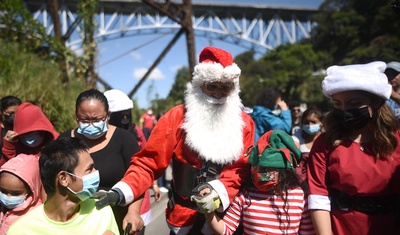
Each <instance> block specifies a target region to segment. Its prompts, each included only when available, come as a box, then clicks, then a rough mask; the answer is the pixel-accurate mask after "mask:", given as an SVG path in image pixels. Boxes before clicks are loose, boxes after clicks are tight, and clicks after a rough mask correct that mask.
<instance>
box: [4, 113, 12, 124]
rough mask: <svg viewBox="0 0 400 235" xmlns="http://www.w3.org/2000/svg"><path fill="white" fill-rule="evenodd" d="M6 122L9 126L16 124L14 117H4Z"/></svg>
mask: <svg viewBox="0 0 400 235" xmlns="http://www.w3.org/2000/svg"><path fill="white" fill-rule="evenodd" d="M4 121H5V122H8V123H9V124H14V115H4Z"/></svg>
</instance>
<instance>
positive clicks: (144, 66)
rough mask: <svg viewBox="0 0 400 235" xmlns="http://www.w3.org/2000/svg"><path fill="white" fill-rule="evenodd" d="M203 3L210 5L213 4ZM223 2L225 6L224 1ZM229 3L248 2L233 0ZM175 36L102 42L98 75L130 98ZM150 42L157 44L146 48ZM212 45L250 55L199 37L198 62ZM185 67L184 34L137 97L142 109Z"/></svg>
mask: <svg viewBox="0 0 400 235" xmlns="http://www.w3.org/2000/svg"><path fill="white" fill-rule="evenodd" d="M201 1H202V2H207V1H211V0H201ZM251 1H252V2H254V3H257V2H259V3H263V4H271V5H296V6H319V5H320V4H321V3H322V2H323V1H322V0H279V1H278V0H275V1H272V0H251ZM192 2H195V0H192ZM219 2H223V0H222V1H219ZM229 2H247V1H238V0H230V1H229ZM277 3H279V4H277ZM173 36H174V34H171V35H165V36H163V37H161V35H157V34H154V35H144V36H132V37H125V38H119V39H114V40H110V41H104V42H100V43H99V44H98V64H97V72H98V74H99V75H100V77H101V78H102V79H104V80H105V81H106V82H107V83H108V84H109V85H111V87H112V88H114V89H119V90H121V91H123V92H125V93H126V94H128V93H129V92H130V91H131V90H132V89H133V88H134V87H135V85H136V84H137V83H138V82H139V80H140V79H141V78H142V77H143V75H144V74H145V73H146V71H147V70H148V68H149V67H150V66H151V65H152V64H153V63H154V61H155V60H156V59H157V57H158V56H159V55H160V53H161V52H162V51H163V50H164V48H165V47H166V46H167V44H168V43H169V42H170V41H171V39H172V38H173ZM149 41H153V42H152V43H150V44H147V45H144V44H146V43H147V42H149ZM141 45H144V46H141ZM210 45H211V46H215V47H219V48H222V49H224V50H226V51H228V52H230V53H231V54H232V56H233V57H236V56H237V55H239V54H241V53H243V52H245V51H247V49H246V48H242V47H240V46H237V45H233V44H230V43H225V42H222V41H219V40H212V41H211V40H209V39H207V38H204V37H195V49H196V59H197V58H198V55H199V53H200V51H201V50H202V49H203V48H204V47H206V46H210ZM135 48H136V50H135ZM127 52H129V53H127ZM182 67H188V59H187V50H186V39H185V35H184V34H183V35H182V36H181V37H180V39H179V40H178V41H177V43H175V44H174V46H173V47H172V48H171V49H170V51H169V52H168V53H167V55H166V56H165V57H164V58H163V59H162V60H161V62H160V63H159V64H158V66H157V67H156V68H155V69H154V70H153V72H152V73H151V74H150V76H149V77H148V78H147V80H146V81H145V82H144V83H143V84H142V85H141V87H140V88H139V90H138V91H137V92H136V94H135V95H134V96H133V99H135V100H136V101H137V104H138V106H139V108H141V109H147V108H148V107H150V104H151V102H150V101H151V100H153V99H155V98H166V97H167V95H168V93H169V91H170V89H171V87H172V85H173V83H174V79H175V76H176V72H177V71H178V69H179V68H182ZM99 87H100V89H101V88H102V87H101V85H100V84H99Z"/></svg>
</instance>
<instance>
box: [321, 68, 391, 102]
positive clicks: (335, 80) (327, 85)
mask: <svg viewBox="0 0 400 235" xmlns="http://www.w3.org/2000/svg"><path fill="white" fill-rule="evenodd" d="M385 68H386V63H384V62H381V61H375V62H371V63H368V64H354V65H345V66H337V65H334V66H331V67H329V68H328V69H327V71H326V73H327V76H326V77H325V78H324V80H323V81H322V92H323V93H324V95H325V96H328V97H330V96H332V95H333V94H335V93H338V92H342V91H350V90H362V91H367V92H370V93H372V94H375V95H377V96H379V97H382V98H383V99H389V97H390V94H391V92H392V86H391V85H389V84H388V79H387V77H386V75H385V74H384V73H383V72H384V71H385Z"/></svg>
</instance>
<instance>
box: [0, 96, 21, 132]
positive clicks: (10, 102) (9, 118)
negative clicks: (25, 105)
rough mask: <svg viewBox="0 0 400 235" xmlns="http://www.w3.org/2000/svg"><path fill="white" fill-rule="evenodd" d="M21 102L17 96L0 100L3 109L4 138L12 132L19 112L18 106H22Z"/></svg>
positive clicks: (2, 129)
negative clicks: (16, 113) (8, 132)
mask: <svg viewBox="0 0 400 235" xmlns="http://www.w3.org/2000/svg"><path fill="white" fill-rule="evenodd" d="M21 103H22V102H21V100H20V99H19V98H18V97H15V96H11V95H9V96H5V97H3V98H1V100H0V107H1V110H0V111H1V124H2V128H1V131H2V138H4V135H5V134H6V133H7V131H9V130H12V129H13V127H14V117H15V112H17V108H18V106H20V105H21Z"/></svg>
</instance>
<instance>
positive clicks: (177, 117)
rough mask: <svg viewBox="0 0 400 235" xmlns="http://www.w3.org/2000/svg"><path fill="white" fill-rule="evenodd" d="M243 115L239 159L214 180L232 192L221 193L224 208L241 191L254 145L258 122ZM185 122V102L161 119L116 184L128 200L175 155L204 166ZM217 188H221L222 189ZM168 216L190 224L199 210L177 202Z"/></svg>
mask: <svg viewBox="0 0 400 235" xmlns="http://www.w3.org/2000/svg"><path fill="white" fill-rule="evenodd" d="M242 118H243V121H244V123H245V125H244V127H243V143H244V145H243V148H244V149H243V153H242V154H241V156H240V157H239V159H237V160H236V161H235V162H232V163H231V164H230V165H226V166H225V167H224V168H223V169H222V171H221V174H220V176H219V178H218V179H217V180H214V181H218V182H217V184H218V185H220V186H221V187H223V188H224V189H223V190H222V191H225V192H227V194H228V195H223V194H219V196H220V199H221V202H222V203H221V204H222V205H224V206H225V205H226V207H224V208H223V209H224V210H225V209H226V208H227V206H229V204H230V202H231V201H232V200H233V198H234V196H236V194H237V193H238V190H239V187H240V185H241V183H242V181H243V180H244V179H245V178H246V176H247V173H248V170H249V169H248V168H247V166H248V162H247V158H245V157H244V152H245V151H246V149H247V148H248V147H249V146H251V145H253V139H254V123H253V121H252V119H251V117H250V116H249V115H247V114H246V113H244V112H242ZM183 122H184V106H183V105H179V106H176V107H174V108H172V109H171V110H170V111H169V112H168V113H166V114H165V115H164V116H163V117H162V118H161V119H160V120H159V121H158V123H157V125H156V126H155V127H154V129H153V132H152V135H151V137H150V138H149V140H148V142H147V144H146V146H145V148H144V149H143V150H142V151H140V152H139V153H137V154H135V155H134V157H133V159H132V161H131V166H130V167H129V169H128V170H127V172H126V173H125V176H124V178H123V179H122V180H121V182H119V183H118V184H117V185H115V187H116V188H119V189H120V190H122V191H123V193H124V195H125V199H126V203H130V202H131V201H132V199H133V197H135V198H136V197H138V196H139V195H141V194H143V193H144V192H145V191H146V190H147V189H148V188H149V187H150V186H151V184H152V182H153V181H154V179H157V178H159V177H160V176H161V175H162V174H163V173H164V171H165V169H166V168H167V167H168V165H169V164H170V161H171V159H174V160H176V161H179V162H181V163H183V164H189V165H190V166H192V167H195V168H201V167H202V165H203V160H202V159H201V158H199V155H198V153H197V152H195V151H193V150H192V149H191V148H190V147H189V146H187V145H186V144H185V137H186V133H185V131H184V130H183V129H182V127H181V126H182V124H183ZM127 187H129V189H128V188H127ZM213 187H214V185H213ZM214 189H215V187H214ZM216 191H217V192H218V190H216ZM131 193H133V195H132V194H131ZM186 200H189V201H190V199H189V198H186ZM166 216H167V221H168V222H169V223H170V224H172V225H173V226H177V227H180V226H188V225H192V224H193V223H194V221H195V220H196V217H197V211H196V210H193V209H190V208H187V207H184V206H180V205H178V204H176V205H175V207H174V209H173V211H172V210H169V209H167V215H166Z"/></svg>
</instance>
